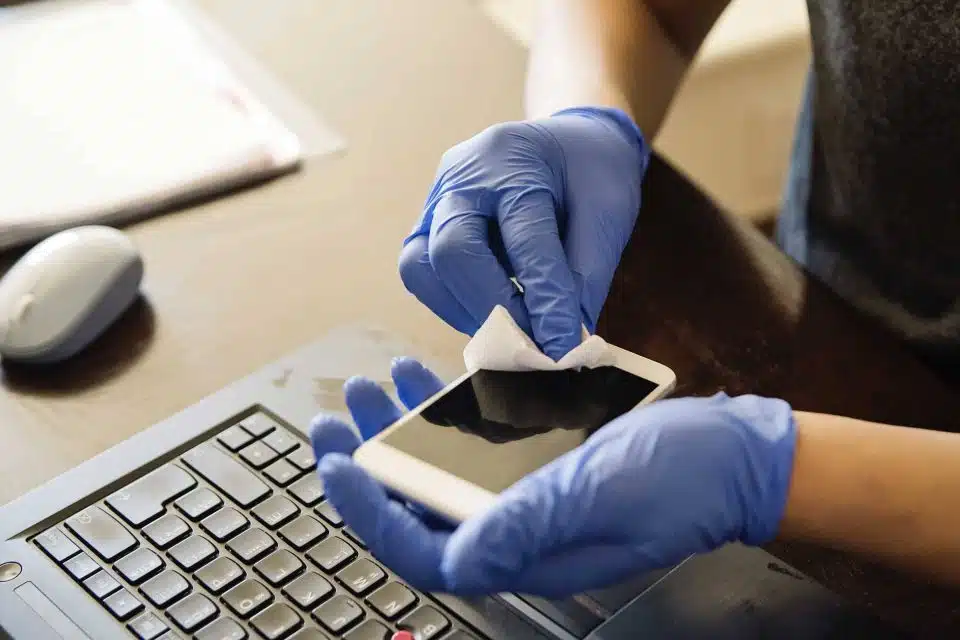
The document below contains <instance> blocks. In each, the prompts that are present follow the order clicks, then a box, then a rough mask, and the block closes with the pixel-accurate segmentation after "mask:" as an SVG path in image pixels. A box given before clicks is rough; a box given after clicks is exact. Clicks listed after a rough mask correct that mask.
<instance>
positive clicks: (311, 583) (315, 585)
mask: <svg viewBox="0 0 960 640" xmlns="http://www.w3.org/2000/svg"><path fill="white" fill-rule="evenodd" d="M283 592H284V593H285V594H286V595H287V597H288V598H290V599H291V600H293V601H294V602H295V603H296V605H297V606H298V607H300V608H301V609H305V610H310V609H312V608H314V607H315V606H316V605H317V604H318V603H319V602H320V601H321V600H323V599H325V598H326V597H327V596H329V595H330V594H332V593H333V585H332V584H330V582H328V581H327V579H326V578H324V577H323V576H321V575H320V574H318V573H314V572H312V571H311V572H309V573H306V574H304V575H302V576H300V577H299V578H297V579H296V580H294V581H293V582H291V583H290V584H288V585H287V586H286V587H284V588H283Z"/></svg>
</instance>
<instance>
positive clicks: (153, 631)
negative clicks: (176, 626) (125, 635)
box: [127, 613, 169, 640]
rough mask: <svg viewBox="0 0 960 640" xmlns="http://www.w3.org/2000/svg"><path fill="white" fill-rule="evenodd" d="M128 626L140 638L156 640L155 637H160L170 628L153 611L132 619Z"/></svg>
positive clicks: (141, 639) (142, 639)
mask: <svg viewBox="0 0 960 640" xmlns="http://www.w3.org/2000/svg"><path fill="white" fill-rule="evenodd" d="M127 627H128V628H129V629H130V631H132V632H133V635H135V636H137V637H138V638H139V639H140V640H154V638H159V637H160V636H162V635H163V634H164V633H166V631H167V630H168V629H169V627H168V626H167V625H166V623H165V622H164V621H163V620H161V619H160V618H158V617H157V616H155V615H153V614H152V613H145V614H143V615H142V616H140V617H139V618H135V619H134V620H131V621H130V624H128V625H127Z"/></svg>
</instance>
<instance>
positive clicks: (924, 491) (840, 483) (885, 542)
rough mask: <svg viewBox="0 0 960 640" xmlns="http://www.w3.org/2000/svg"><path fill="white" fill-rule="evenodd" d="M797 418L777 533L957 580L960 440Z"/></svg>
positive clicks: (843, 421)
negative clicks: (784, 504)
mask: <svg viewBox="0 0 960 640" xmlns="http://www.w3.org/2000/svg"><path fill="white" fill-rule="evenodd" d="M796 416H797V426H798V437H797V449H796V454H795V456H796V457H795V461H794V471H793V479H792V482H791V487H790V494H789V498H788V502H787V512H786V515H785V518H784V521H783V523H782V526H781V535H782V536H783V537H784V538H793V539H802V540H808V541H811V542H815V543H818V544H822V545H824V546H830V547H833V548H836V549H841V550H844V551H852V552H857V553H861V554H864V555H868V556H871V557H873V558H875V559H876V560H878V561H881V562H884V563H886V564H888V565H892V566H897V567H899V568H902V569H905V570H908V571H913V572H917V573H924V574H926V575H928V576H931V577H934V578H936V579H938V580H941V581H946V582H952V583H954V584H960V508H958V507H960V434H952V433H942V432H937V431H925V430H920V429H910V428H906V427H894V426H889V425H881V424H876V423H871V422H863V421H860V420H853V419H851V418H841V417H837V416H828V415H822V414H813V413H803V412H797V414H796Z"/></svg>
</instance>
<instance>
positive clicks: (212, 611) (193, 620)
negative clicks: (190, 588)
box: [167, 593, 220, 633]
mask: <svg viewBox="0 0 960 640" xmlns="http://www.w3.org/2000/svg"><path fill="white" fill-rule="evenodd" d="M218 613H220V609H219V608H217V605H215V604H213V602H212V601H211V600H210V598H208V597H207V596H205V595H203V594H202V593H192V594H190V595H189V596H187V597H186V598H184V599H183V600H181V601H180V602H178V603H177V604H175V605H173V606H172V607H170V608H169V609H168V610H167V615H168V616H170V619H171V620H173V621H174V623H176V625H177V626H178V627H180V628H181V629H183V630H184V631H186V632H187V633H190V632H191V631H193V630H195V629H199V628H200V627H202V626H203V625H205V624H206V623H208V622H210V621H211V620H213V619H214V618H216V617H217V614H218Z"/></svg>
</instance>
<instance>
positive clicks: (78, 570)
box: [63, 553, 100, 580]
mask: <svg viewBox="0 0 960 640" xmlns="http://www.w3.org/2000/svg"><path fill="white" fill-rule="evenodd" d="M63 568H64V569H66V570H67V573H69V574H70V575H72V576H73V577H74V578H76V579H77V580H85V579H86V578H88V577H90V576H92V575H93V574H95V573H96V572H97V571H99V570H100V565H98V564H97V561H96V560H94V559H93V558H91V557H90V556H88V555H87V554H85V553H80V554H77V555H75V556H73V557H72V558H70V559H69V560H67V561H66V562H65V563H64V564H63Z"/></svg>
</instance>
